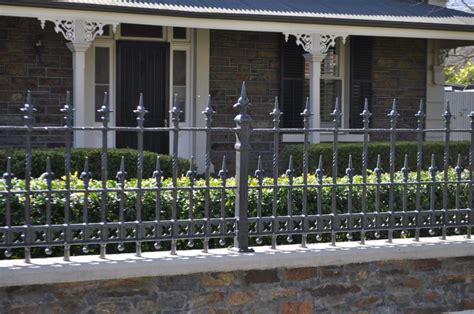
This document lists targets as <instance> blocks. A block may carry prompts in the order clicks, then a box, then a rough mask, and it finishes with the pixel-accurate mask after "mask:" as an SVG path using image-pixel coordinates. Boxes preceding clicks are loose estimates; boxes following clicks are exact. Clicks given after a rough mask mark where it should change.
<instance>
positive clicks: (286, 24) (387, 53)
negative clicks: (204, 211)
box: [0, 0, 474, 167]
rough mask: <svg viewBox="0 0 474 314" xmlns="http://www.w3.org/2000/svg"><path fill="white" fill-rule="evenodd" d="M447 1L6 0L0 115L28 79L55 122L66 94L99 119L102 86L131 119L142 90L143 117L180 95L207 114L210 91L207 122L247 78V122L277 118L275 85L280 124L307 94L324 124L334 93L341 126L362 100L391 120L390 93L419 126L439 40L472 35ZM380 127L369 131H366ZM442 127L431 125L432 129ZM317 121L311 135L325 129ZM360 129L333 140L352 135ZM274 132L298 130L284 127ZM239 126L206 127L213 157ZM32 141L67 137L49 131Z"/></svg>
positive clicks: (438, 91)
mask: <svg viewBox="0 0 474 314" xmlns="http://www.w3.org/2000/svg"><path fill="white" fill-rule="evenodd" d="M445 5H446V1H441V0H438V1H418V0H416V1H415V0H413V1H412V0H379V1H377V2H376V3H374V1H370V0H352V1H339V2H338V1H330V0H321V1H311V2H308V1H289V0H271V1H261V2H258V3H253V2H247V1H240V0H235V1H220V2H217V3H214V2H213V1H197V0H187V1H158V0H156V1H142V2H136V1H128V0H100V1H99V0H96V1H95V0H69V1H33V0H29V1H26V0H25V1H8V0H1V1H0V17H1V18H0V39H1V41H0V110H1V115H0V125H7V124H8V125H11V124H12V123H14V124H19V125H21V124H22V123H23V117H22V114H21V112H20V111H19V108H20V107H21V106H22V104H23V103H24V101H25V91H26V90H31V91H32V96H33V100H34V101H33V103H34V105H35V107H36V108H37V110H38V111H37V112H36V113H35V116H36V120H35V123H37V124H38V125H58V124H61V123H62V114H61V112H60V111H59V109H60V108H61V107H62V105H63V104H64V102H65V95H66V91H67V90H71V91H72V94H73V103H74V107H75V110H76V111H75V117H74V123H75V124H76V125H77V126H99V125H101V121H100V116H99V114H98V113H97V109H98V108H100V106H101V105H102V99H103V94H104V92H107V93H108V95H109V100H110V106H111V110H112V111H113V112H112V115H111V125H113V126H135V125H136V118H135V116H134V114H133V110H134V109H135V108H136V106H137V103H138V95H139V93H143V95H144V103H145V107H146V108H147V110H148V111H149V113H148V114H147V116H146V121H147V122H146V123H147V124H146V126H155V127H162V126H167V125H169V109H170V107H171V105H172V103H173V101H174V100H173V98H174V95H177V96H176V97H177V101H178V103H179V104H180V107H181V110H183V114H182V117H181V122H180V124H181V125H182V126H187V127H203V126H205V116H204V115H203V114H202V111H203V110H204V108H205V107H206V105H207V101H208V100H207V98H208V97H207V95H210V96H211V99H212V104H213V107H214V109H215V110H216V114H215V116H214V118H213V126H224V127H232V126H234V125H235V123H234V121H233V119H234V116H235V111H234V110H233V108H232V105H233V104H234V103H235V102H236V100H237V98H238V96H239V94H240V87H241V84H242V81H246V82H247V92H248V96H249V98H250V100H251V102H252V104H253V107H252V109H251V116H252V118H253V120H254V121H253V126H254V127H271V126H272V117H271V116H270V115H269V113H270V112H271V110H272V108H273V106H274V102H275V96H278V97H279V99H280V105H281V110H282V112H283V113H284V115H283V116H282V127H286V128H298V127H301V126H302V119H301V116H300V113H301V112H302V111H303V106H304V102H305V99H306V97H309V99H310V102H311V109H312V112H313V113H315V114H314V115H313V116H312V118H311V119H312V121H311V123H312V127H314V128H318V127H325V126H327V125H328V124H329V123H331V117H330V113H331V112H332V110H333V108H334V103H335V100H336V98H339V99H340V100H341V104H342V112H343V121H342V128H360V127H361V119H360V116H359V114H360V112H361V111H362V108H363V102H364V99H365V98H367V99H368V101H369V106H370V111H371V112H372V113H373V116H372V125H371V126H372V127H386V126H387V124H388V120H387V118H386V115H387V113H388V111H389V108H390V104H391V102H392V99H393V98H397V100H398V106H399V111H400V113H401V118H400V120H399V121H400V124H399V125H400V127H413V126H414V125H415V122H416V121H415V117H414V114H415V113H416V112H417V111H418V108H419V102H420V99H424V100H425V101H426V105H425V107H426V113H427V120H426V123H427V124H426V126H427V128H436V127H440V126H441V125H442V117H441V116H442V112H443V111H444V92H443V86H444V75H443V61H444V57H443V56H444V55H443V51H444V50H445V49H450V48H454V47H461V46H468V45H472V44H473V43H474V16H473V15H471V14H469V13H465V12H461V11H456V10H451V9H447V8H445ZM82 133H85V132H80V131H78V132H76V133H75V134H74V145H75V146H76V147H100V145H101V137H100V136H99V134H97V136H92V135H91V133H90V132H88V133H87V136H86V134H82ZM180 136H181V137H182V138H180V143H182V145H180V147H179V154H180V156H182V157H186V158H187V157H189V156H191V155H193V156H196V159H197V164H198V166H199V167H202V165H203V163H204V156H203V155H204V147H203V145H202V143H203V141H204V135H203V134H199V133H192V132H187V133H185V134H184V132H183V134H181V135H180ZM134 138H135V137H134V136H133V134H127V133H126V132H122V133H121V134H111V135H110V139H109V145H110V146H111V147H134V145H135V143H134ZM378 139H383V138H382V137H380V138H378V137H377V136H376V135H374V136H372V138H371V140H378ZM430 139H436V137H434V136H431V137H429V138H427V140H430ZM169 140H170V135H169V134H167V133H164V134H163V135H162V136H157V135H156V134H155V135H154V136H152V135H149V136H148V138H145V149H148V150H152V151H155V152H158V153H169V151H170V145H169ZM331 140H332V135H331V134H327V135H326V134H324V133H322V134H318V133H314V134H313V135H312V137H311V142H313V143H318V142H324V141H331ZM360 140H361V138H360V137H359V136H358V135H357V134H350V133H347V134H342V135H341V136H340V141H343V142H344V141H346V142H355V141H360ZM281 141H282V142H285V143H286V142H289V143H290V142H291V143H294V142H300V141H302V136H300V135H298V134H283V135H282V137H281ZM234 142H235V137H234V135H233V134H217V133H216V134H213V135H212V145H213V149H212V151H213V156H212V161H213V162H214V163H216V164H220V160H221V156H222V154H224V153H225V152H228V151H231V150H232V147H233V143H234ZM252 142H253V145H254V149H253V151H254V152H255V153H256V154H257V153H258V154H262V155H268V156H271V150H272V142H271V140H268V139H267V138H265V137H259V138H253V139H252ZM34 143H35V145H37V146H40V147H45V146H47V147H54V146H61V145H62V144H63V137H60V136H55V135H54V134H47V133H44V134H42V135H38V136H36V137H35V138H34ZM0 145H1V146H2V147H13V146H21V145H22V138H21V135H18V134H14V133H8V134H6V133H4V134H3V135H2V136H1V137H0Z"/></svg>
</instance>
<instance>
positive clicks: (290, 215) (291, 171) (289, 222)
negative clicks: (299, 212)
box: [285, 156, 295, 243]
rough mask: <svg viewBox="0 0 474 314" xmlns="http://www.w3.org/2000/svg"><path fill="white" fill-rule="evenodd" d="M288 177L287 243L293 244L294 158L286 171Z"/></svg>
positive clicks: (291, 157) (291, 158)
mask: <svg viewBox="0 0 474 314" xmlns="http://www.w3.org/2000/svg"><path fill="white" fill-rule="evenodd" d="M285 174H286V177H287V178H288V186H287V193H286V210H287V215H288V220H287V222H286V230H287V231H288V237H287V239H286V240H287V242H288V243H292V242H293V235H292V233H293V179H294V176H295V169H294V168H293V156H290V161H289V163H288V169H287V170H286V173H285Z"/></svg>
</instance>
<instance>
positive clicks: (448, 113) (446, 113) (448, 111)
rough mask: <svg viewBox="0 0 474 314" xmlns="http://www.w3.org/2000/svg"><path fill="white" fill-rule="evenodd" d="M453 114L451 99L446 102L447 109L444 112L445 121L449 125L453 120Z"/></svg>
mask: <svg viewBox="0 0 474 314" xmlns="http://www.w3.org/2000/svg"><path fill="white" fill-rule="evenodd" d="M452 117H453V115H452V114H451V107H450V104H449V100H448V101H447V102H446V110H445V111H444V113H443V118H444V123H445V125H446V126H449V123H450V122H451V118H452Z"/></svg>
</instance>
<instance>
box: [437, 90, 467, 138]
mask: <svg viewBox="0 0 474 314" xmlns="http://www.w3.org/2000/svg"><path fill="white" fill-rule="evenodd" d="M444 99H445V101H449V104H450V106H451V112H452V114H453V120H452V123H451V127H452V128H453V129H469V128H470V127H471V125H470V119H469V118H468V117H467V115H468V114H469V113H470V112H471V111H474V92H446V93H444ZM451 139H452V140H453V141H468V140H469V139H470V134H469V133H456V132H454V133H451Z"/></svg>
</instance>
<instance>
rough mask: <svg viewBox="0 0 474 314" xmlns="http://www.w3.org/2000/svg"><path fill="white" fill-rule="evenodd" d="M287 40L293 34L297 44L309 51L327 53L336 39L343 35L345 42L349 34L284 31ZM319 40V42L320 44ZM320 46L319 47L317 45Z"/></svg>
mask: <svg viewBox="0 0 474 314" xmlns="http://www.w3.org/2000/svg"><path fill="white" fill-rule="evenodd" d="M283 34H284V35H285V40H286V41H287V42H288V39H289V38H290V35H291V36H294V37H295V39H296V45H299V46H301V47H303V49H304V51H306V52H309V53H321V54H326V53H327V52H328V50H329V49H330V48H332V47H334V46H335V45H336V39H337V38H338V37H342V41H343V42H344V43H345V42H346V39H347V36H348V35H322V34H304V33H283ZM318 42H319V44H318ZM318 46H319V49H317V47H318Z"/></svg>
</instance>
